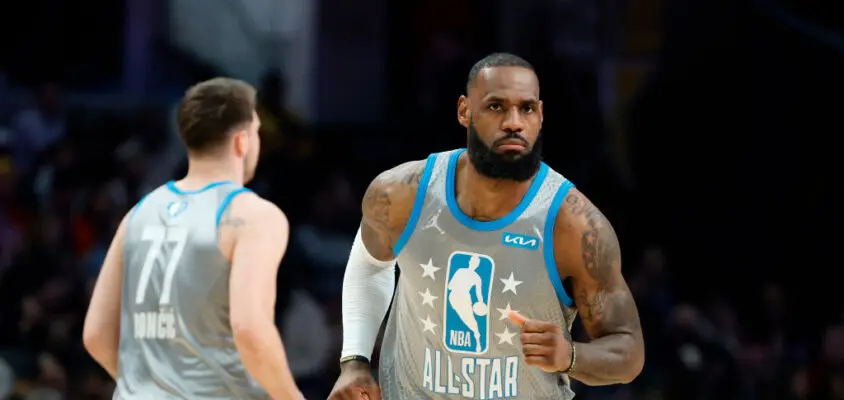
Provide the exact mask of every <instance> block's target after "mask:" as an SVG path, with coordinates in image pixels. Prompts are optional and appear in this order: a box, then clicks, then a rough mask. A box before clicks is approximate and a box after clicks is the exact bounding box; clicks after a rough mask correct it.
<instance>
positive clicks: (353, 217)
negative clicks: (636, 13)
mask: <svg viewBox="0 0 844 400" xmlns="http://www.w3.org/2000/svg"><path fill="white" fill-rule="evenodd" d="M459 22H460V23H462V19H461V20H460V21H459ZM458 25H459V24H458ZM456 37H462V35H459V34H457V35H455V34H451V33H448V32H445V33H442V32H441V33H438V34H434V35H433V36H432V38H433V39H432V40H431V41H430V43H428V44H427V45H420V46H419V48H418V49H417V50H419V52H420V55H418V57H419V58H420V59H421V60H426V62H429V63H432V64H433V65H430V66H427V67H424V65H427V64H424V63H418V64H419V65H420V67H419V69H420V71H418V72H419V74H418V75H419V76H417V79H415V80H412V81H414V82H417V83H419V84H418V85H417V86H418V88H414V87H411V86H412V85H406V86H407V87H405V89H404V92H402V93H403V94H402V96H410V97H407V98H402V101H397V102H396V104H397V105H396V107H398V108H403V109H405V112H406V113H408V114H407V115H405V116H403V118H404V119H402V118H399V120H401V121H408V122H414V123H416V122H418V126H416V127H410V126H409V125H412V124H408V123H407V122H404V123H400V124H392V125H391V126H390V127H389V129H390V130H391V132H389V133H388V134H387V135H384V137H386V138H387V139H384V140H376V141H374V142H369V143H367V144H366V145H362V144H361V143H360V142H358V141H355V140H349V138H348V136H349V135H355V134H356V132H358V130H356V128H354V127H352V128H349V129H345V128H343V127H331V128H325V127H315V126H309V125H308V124H305V123H303V122H302V121H301V120H299V119H298V118H297V116H296V115H295V113H294V112H292V111H290V110H289V109H288V108H287V107H286V106H285V104H284V102H283V101H281V99H283V98H284V97H285V96H284V91H285V87H284V79H283V77H281V76H279V75H277V74H270V75H268V76H267V77H266V78H265V79H264V81H263V82H262V84H261V86H260V87H259V93H260V97H261V99H260V110H259V113H260V115H261V117H262V120H263V124H262V131H261V135H262V158H261V162H260V164H259V168H258V174H257V176H256V178H255V180H254V181H253V182H252V183H251V184H250V187H251V188H252V189H253V190H255V191H256V192H257V193H258V194H260V195H262V196H264V197H265V198H267V199H269V200H271V201H273V202H275V203H277V204H278V205H279V206H280V207H281V208H282V209H283V210H284V211H285V212H286V214H287V215H288V216H289V218H290V220H291V224H292V229H293V232H292V236H291V243H290V246H289V249H288V252H287V255H286V256H285V259H284V260H283V262H282V266H281V268H280V272H279V279H278V288H279V290H278V301H277V307H276V315H277V324H278V326H279V328H280V330H281V332H282V337H283V340H284V343H285V347H286V348H287V352H288V357H289V359H290V364H291V368H292V369H293V372H294V375H295V377H296V379H297V381H298V383H299V385H300V388H302V390H303V393H304V394H305V395H306V397H307V398H309V399H322V398H325V397H327V395H328V392H329V391H330V389H331V386H332V385H333V382H334V379H335V378H336V376H337V374H338V372H339V366H338V357H339V351H340V346H341V330H342V326H341V316H340V299H341V287H342V279H343V272H344V268H345V263H346V257H347V255H348V251H349V248H350V246H351V242H352V239H353V237H354V233H355V231H356V229H357V224H358V222H359V218H360V211H359V201H360V199H361V196H362V194H363V190H364V189H365V187H366V184H367V183H368V182H369V180H370V179H371V178H372V177H374V176H375V174H376V173H377V172H378V171H379V170H382V169H385V168H388V167H390V166H391V163H392V164H396V163H398V162H400V161H403V160H407V159H406V158H405V157H415V158H418V159H421V158H424V157H425V156H426V155H427V154H426V153H416V152H414V151H415V150H419V149H424V150H425V151H426V152H427V151H438V150H446V149H448V148H449V147H455V146H459V145H461V142H462V140H463V139H462V138H463V136H462V133H461V132H460V131H459V130H458V129H457V127H456V125H455V123H454V122H453V118H454V117H453V115H454V103H455V100H456V97H455V96H456V93H459V91H460V90H461V88H460V87H461V86H462V85H463V84H464V81H463V76H464V71H468V65H471V62H472V61H473V60H474V59H476V56H478V55H482V54H475V53H473V52H469V51H467V50H466V47H468V46H469V45H468V44H466V43H462V44H461V43H460V42H459V40H457V39H456ZM545 45H549V46H550V45H551V44H550V43H546V44H545ZM537 46H540V45H539V44H537ZM696 51H697V50H696ZM526 53H527V54H522V55H524V56H526V58H528V59H529V60H531V61H533V62H535V63H536V67H537V70H538V71H539V75H540V78H541V79H542V85H543V98H545V99H546V103H547V104H548V106H546V109H548V107H554V110H555V112H554V116H553V118H548V120H549V122H548V124H547V126H546V129H545V130H546V132H549V131H550V132H567V133H569V135H567V136H564V137H562V139H561V138H560V137H557V138H555V137H552V136H549V137H548V138H547V139H548V142H547V143H548V144H549V145H548V146H546V149H549V150H547V151H548V153H549V154H548V157H547V158H548V161H549V164H551V166H552V167H554V168H556V169H558V170H560V171H561V172H562V173H563V174H566V175H567V176H569V177H570V178H572V180H573V181H575V182H577V183H578V184H579V186H580V187H581V189H583V190H584V191H585V192H586V194H587V195H589V196H590V197H591V198H592V199H593V201H594V202H595V203H596V204H598V206H599V207H601V208H602V209H603V210H604V211H605V213H606V214H607V215H608V217H609V219H610V220H611V221H613V222H614V224H615V225H616V228H617V230H618V232H619V236H620V239H621V243H622V246H623V254H624V257H625V265H624V271H625V276H626V278H627V280H628V283H629V286H630V288H631V290H632V291H633V293H634V295H635V298H636V301H637V304H638V308H639V312H640V315H641V319H642V325H643V328H644V333H645V341H646V352H647V358H646V365H645V370H644V372H643V373H642V375H641V376H640V377H639V378H638V379H637V380H636V381H635V382H633V383H632V384H630V385H625V386H614V387H606V388H587V387H584V386H582V385H580V384H577V383H575V385H576V388H575V391H576V392H577V393H578V398H579V399H682V400H699V399H700V400H704V399H737V400H755V399H766V400H767V399H789V400H791V399H793V400H813V399H844V319H842V317H844V313H842V312H841V310H838V311H837V314H835V315H834V316H832V317H829V316H828V317H829V318H827V319H828V323H826V324H825V325H823V327H822V328H819V329H816V328H815V327H814V326H809V327H806V326H805V325H804V324H803V323H802V322H801V321H803V319H799V318H798V317H799V316H801V315H802V314H805V312H804V311H803V308H802V307H801V306H802V305H798V304H799V303H797V301H798V299H795V298H793V297H791V296H789V295H788V294H787V293H788V292H789V290H788V289H789V288H788V286H787V283H788V282H787V281H783V280H781V279H774V278H772V279H770V280H767V279H759V280H758V281H756V282H755V284H754V285H752V286H748V287H747V288H744V289H743V290H741V291H739V292H738V293H740V296H739V295H736V294H735V293H734V292H733V291H722V290H721V286H720V284H721V283H722V282H721V281H726V280H729V279H730V277H726V278H719V277H710V278H709V279H708V280H706V281H705V282H704V281H699V282H696V283H697V284H698V285H701V286H702V285H706V286H705V287H702V288H697V289H694V291H695V292H699V293H702V294H703V295H700V296H692V297H690V296H687V295H685V293H680V291H682V290H686V288H689V287H691V286H689V285H686V286H678V284H677V282H686V281H687V279H686V278H684V274H688V273H690V271H689V269H688V265H686V264H684V263H681V262H678V261H677V260H678V259H685V260H688V259H689V258H690V256H689V255H688V254H686V255H685V257H682V258H681V257H676V255H677V254H678V253H682V251H683V250H682V249H679V250H678V248H676V247H674V246H673V245H672V244H671V243H670V242H671V240H669V239H671V238H667V237H660V236H659V235H655V236H653V237H649V236H648V234H646V233H644V232H646V231H647V229H648V227H647V226H646V224H643V220H642V218H635V216H636V214H637V213H640V210H639V209H637V208H636V207H637V205H638V204H639V203H637V200H636V197H635V196H627V194H630V193H640V192H641V190H642V188H639V187H637V183H636V181H635V180H632V179H629V175H630V174H629V171H626V169H628V168H629V165H627V163H626V162H625V161H624V160H617V159H616V156H617V154H614V153H613V154H610V153H612V152H608V151H604V150H603V149H604V148H605V147H607V142H609V141H610V139H609V138H608V137H607V136H603V135H602V133H603V132H604V131H605V130H607V129H606V128H605V127H604V121H603V120H602V111H601V109H600V108H599V106H598V100H597V98H596V95H595V94H594V93H595V92H597V89H596V84H595V83H594V80H595V76H594V75H588V74H585V73H584V72H583V70H577V69H572V68H571V67H570V68H569V70H567V71H564V72H563V73H560V72H559V71H562V70H564V68H565V67H564V66H565V65H567V64H565V63H559V62H558V60H552V59H543V57H541V55H542V54H545V53H547V52H545V51H544V50H542V48H539V49H538V50H535V52H534V53H533V54H531V50H526ZM467 63H468V64H467ZM442 76H448V77H450V78H454V79H452V80H444V79H442V78H441V77H442ZM400 79H402V80H405V79H406V77H405V76H404V75H401V76H400ZM590 82H591V83H590ZM669 83H670V85H668V86H672V85H674V83H673V82H669ZM701 86H703V85H701ZM397 93H398V92H397ZM721 95H722V94H720V93H719V96H721ZM64 98H65V97H64V93H63V91H62V87H61V86H60V85H58V84H56V83H52V82H44V83H42V84H41V85H38V86H36V87H33V88H32V101H31V102H29V103H28V104H26V105H25V106H23V107H13V108H8V109H2V110H0V399H6V398H10V399H32V400H37V399H45V400H51V399H106V398H110V397H111V393H112V390H113V387H114V383H113V382H112V381H111V379H110V378H109V377H108V376H107V375H106V374H105V372H104V371H102V370H101V369H100V368H99V367H98V366H97V365H96V364H95V363H94V362H93V360H92V359H91V358H90V357H89V356H88V355H87V354H86V353H85V351H84V349H83V348H82V342H81V330H82V322H83V319H84V314H85V310H86V307H87V302H88V298H89V296H90V294H91V290H92V287H93V284H94V281H95V279H96V277H97V274H98V272H99V268H100V266H101V263H102V261H103V258H104V256H105V252H106V250H107V248H108V245H109V241H110V240H111V237H112V235H113V233H114V231H115V228H116V226H117V224H118V223H119V221H120V219H121V218H122V217H123V215H124V214H125V213H126V212H127V211H128V210H129V209H130V208H131V207H132V206H133V205H134V204H135V203H136V202H137V200H138V199H139V198H140V197H141V196H142V195H143V194H145V193H147V192H148V191H150V190H152V189H154V188H155V187H157V186H158V185H160V184H162V183H164V182H166V181H167V180H169V179H174V178H176V179H177V178H178V177H180V176H181V174H183V173H184V172H185V170H186V168H185V167H186V164H185V162H186V160H185V156H184V153H183V150H182V149H181V145H180V143H179V142H178V139H177V136H176V134H175V133H174V132H173V129H174V126H173V123H172V111H173V110H172V107H165V106H150V107H139V108H134V109H131V110H126V109H121V110H119V111H112V110H107V109H98V108H91V107H84V106H78V105H73V104H68V103H66V102H65V101H64ZM408 98H409V99H410V100H407V99H408ZM549 99H551V100H549ZM404 100H407V101H406V102H404ZM677 103H682V102H677ZM171 106H172V104H171ZM683 106H684V107H685V106H686V105H684V104H683ZM678 108H679V106H678ZM701 108H705V107H701ZM706 109H707V111H708V110H709V108H706ZM584 115H588V116H590V117H589V118H584V117H583V116H584ZM420 121H421V122H420ZM571 121H576V124H572V123H571ZM573 125H576V126H573ZM396 127H398V129H400V130H404V132H403V133H404V134H406V135H416V134H417V133H418V136H419V137H420V138H422V139H420V140H417V142H418V143H417V142H411V141H410V139H406V138H404V137H402V138H397V136H396V131H395V129H396ZM449 127H453V129H451V128H449ZM672 129H673V128H672ZM338 132H339V133H338ZM440 132H449V133H448V134H447V135H439V133H440ZM633 133H635V132H633ZM671 133H672V135H673V134H675V133H676V132H675V131H673V130H672V132H671ZM437 135H439V136H437ZM362 136H363V135H361V137H362ZM361 140H363V139H361ZM631 140H632V141H636V140H637V138H636V137H634V138H632V139H631ZM423 142H424V143H423ZM406 143H411V145H407V144H406ZM639 143H644V142H643V141H641V140H640V141H639ZM415 144H419V146H418V147H414V146H415ZM569 144H571V146H569ZM718 145H719V146H720V145H721V144H720V143H718ZM391 146H394V148H393V147H391ZM640 146H642V145H641V144H640ZM572 148H573V149H574V150H569V149H572ZM552 149H553V150H552ZM560 149H563V150H560ZM672 150H673V149H672ZM367 151H370V152H377V153H378V154H379V156H378V157H373V156H371V155H368V154H366V152H367ZM677 154H681V153H680V152H678V153H677ZM381 155H383V156H381ZM684 156H685V154H681V155H678V156H677V157H678V158H680V157H684ZM706 167H707V168H709V165H707V166H706ZM660 168H661V169H665V168H664V167H663V166H660ZM644 222H648V221H644ZM688 229H694V228H692V227H689V228H688ZM725 265H732V264H726V263H725ZM705 273H706V272H705V271H704V272H700V271H698V272H697V274H696V276H702V274H705ZM725 283H726V282H725ZM575 329H576V330H577V332H576V333H575V337H576V338H578V337H580V338H584V336H583V335H584V334H583V332H582V329H581V328H580V327H579V326H577V324H576V328H575ZM376 354H377V353H376Z"/></svg>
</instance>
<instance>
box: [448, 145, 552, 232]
mask: <svg viewBox="0 0 844 400" xmlns="http://www.w3.org/2000/svg"><path fill="white" fill-rule="evenodd" d="M465 150H466V149H460V150H457V151H455V152H454V154H452V155H451V159H449V160H448V170H447V171H446V174H447V175H446V181H445V186H446V188H445V200H446V203H448V209H449V211H451V215H453V216H454V219H456V220H458V221H460V223H461V224H463V225H464V226H465V227H467V228H469V229H474V230H476V231H497V230H499V229H502V228H504V227H505V226H507V225H510V224H512V223H513V221H515V220H516V219H517V218H519V216H520V215H522V213H523V212H525V210H526V209H527V208H528V206H529V205H530V203H531V202H532V201H533V198H534V197H536V192H538V191H539V188H540V187H542V182H543V181H545V176H547V175H548V165H547V164H545V163H541V164H540V166H539V171H538V172H537V173H536V176H535V177H534V178H533V183H531V185H530V188H528V191H527V193H525V196H524V197H522V201H521V202H519V205H517V206H516V208H514V209H513V211H510V213H509V214H507V215H505V216H503V217H501V218H499V219H496V220H494V221H476V220H474V219H472V218H471V217H469V216H468V215H466V214H464V213H463V210H461V209H460V206H458V205H457V198H456V197H455V194H454V175H455V174H456V173H457V159H458V158H460V154H462V153H463V152H464V151H465Z"/></svg>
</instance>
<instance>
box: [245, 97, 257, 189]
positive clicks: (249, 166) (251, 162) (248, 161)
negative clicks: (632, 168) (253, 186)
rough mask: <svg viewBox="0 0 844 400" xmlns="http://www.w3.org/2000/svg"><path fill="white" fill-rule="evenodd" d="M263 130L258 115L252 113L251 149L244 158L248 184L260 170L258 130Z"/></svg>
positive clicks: (249, 130)
mask: <svg viewBox="0 0 844 400" xmlns="http://www.w3.org/2000/svg"><path fill="white" fill-rule="evenodd" d="M260 128H261V119H260V118H259V117H258V113H256V112H253V113H252V123H251V124H249V129H248V133H249V135H248V137H249V147H248V148H247V150H246V155H245V156H244V157H243V182H244V183H248V182H249V181H251V180H252V178H254V177H255V170H256V169H257V168H258V157H259V156H260V155H261V136H260V135H259V134H258V130H259V129H260Z"/></svg>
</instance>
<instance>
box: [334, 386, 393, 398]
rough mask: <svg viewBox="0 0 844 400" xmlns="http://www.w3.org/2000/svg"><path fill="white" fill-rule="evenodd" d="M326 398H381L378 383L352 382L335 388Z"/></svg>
mask: <svg viewBox="0 0 844 400" xmlns="http://www.w3.org/2000/svg"><path fill="white" fill-rule="evenodd" d="M328 400H381V388H380V387H379V386H378V384H366V383H363V384H352V385H349V386H346V387H344V388H342V389H335V391H334V392H332V393H331V395H330V396H328Z"/></svg>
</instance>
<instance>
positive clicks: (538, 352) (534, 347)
mask: <svg viewBox="0 0 844 400" xmlns="http://www.w3.org/2000/svg"><path fill="white" fill-rule="evenodd" d="M522 352H523V353H524V354H525V357H533V356H536V357H542V359H543V360H547V358H548V357H549V356H552V355H554V348H552V347H548V346H542V345H538V344H525V345H522Z"/></svg>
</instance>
